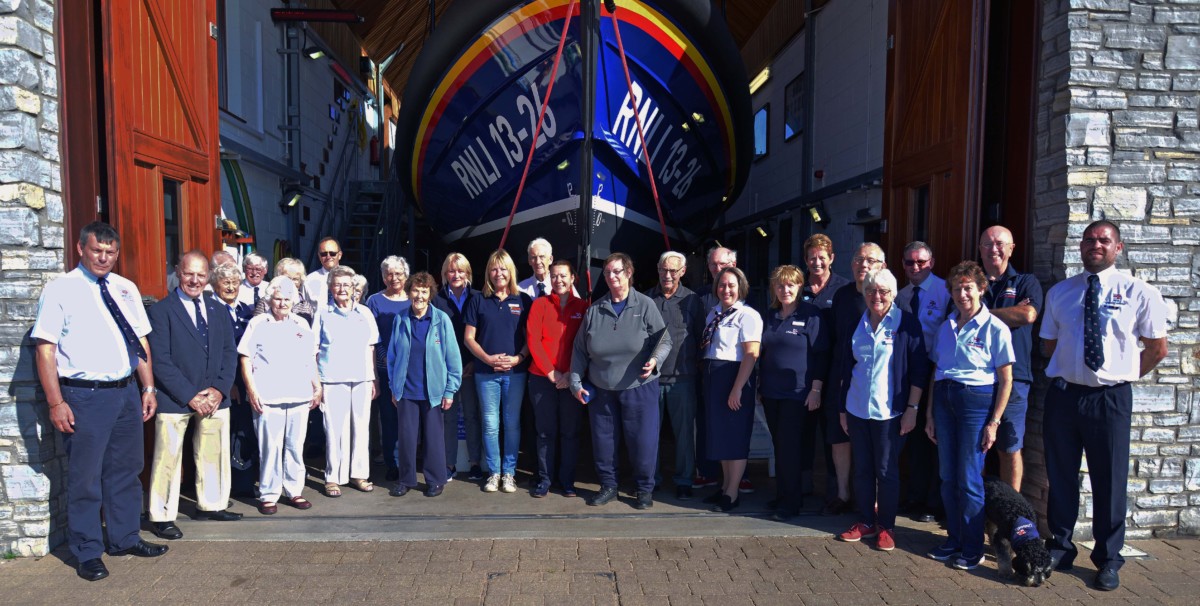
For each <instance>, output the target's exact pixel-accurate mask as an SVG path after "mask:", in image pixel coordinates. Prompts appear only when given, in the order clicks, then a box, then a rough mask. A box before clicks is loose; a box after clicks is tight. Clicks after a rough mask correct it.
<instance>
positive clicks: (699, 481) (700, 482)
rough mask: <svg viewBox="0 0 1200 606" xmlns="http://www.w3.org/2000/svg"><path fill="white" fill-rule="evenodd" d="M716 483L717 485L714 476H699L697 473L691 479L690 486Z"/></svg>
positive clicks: (699, 486) (706, 485)
mask: <svg viewBox="0 0 1200 606" xmlns="http://www.w3.org/2000/svg"><path fill="white" fill-rule="evenodd" d="M716 485H717V479H716V478H706V477H704V476H699V475H698V476H696V479H695V480H693V481H692V488H708V487H709V486H716Z"/></svg>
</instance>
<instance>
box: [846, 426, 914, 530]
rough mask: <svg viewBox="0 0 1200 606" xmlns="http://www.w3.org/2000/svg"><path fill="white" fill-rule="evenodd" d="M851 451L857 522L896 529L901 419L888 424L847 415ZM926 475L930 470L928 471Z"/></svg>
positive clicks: (898, 501)
mask: <svg viewBox="0 0 1200 606" xmlns="http://www.w3.org/2000/svg"><path fill="white" fill-rule="evenodd" d="M846 428H847V429H849V430H850V432H849V433H850V448H851V450H853V451H854V476H853V478H854V500H855V503H856V505H857V506H858V515H859V520H860V521H861V522H862V523H863V524H866V525H868V526H875V527H877V528H878V529H879V530H891V529H893V528H895V527H896V510H897V509H898V508H899V506H900V465H899V460H900V448H901V447H902V446H903V445H904V437H903V436H901V435H900V417H896V418H894V419H888V420H887V421H875V420H871V419H860V418H858V417H856V416H854V415H852V414H847V415H846ZM925 472H926V473H930V474H931V473H932V472H933V470H931V469H927V470H925Z"/></svg>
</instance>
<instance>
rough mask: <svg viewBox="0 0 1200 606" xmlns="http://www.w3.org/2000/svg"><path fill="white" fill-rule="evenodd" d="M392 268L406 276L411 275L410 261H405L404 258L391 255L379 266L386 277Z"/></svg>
mask: <svg viewBox="0 0 1200 606" xmlns="http://www.w3.org/2000/svg"><path fill="white" fill-rule="evenodd" d="M392 268H396V269H399V270H400V271H401V272H402V273H403V274H404V275H405V276H408V275H409V269H408V261H405V260H404V257H398V256H396V255H389V256H387V257H384V259H383V262H382V263H380V264H379V271H380V273H382V274H383V275H385V276H386V275H387V272H388V270H389V269H392Z"/></svg>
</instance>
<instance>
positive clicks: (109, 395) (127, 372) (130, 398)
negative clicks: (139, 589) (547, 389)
mask: <svg viewBox="0 0 1200 606" xmlns="http://www.w3.org/2000/svg"><path fill="white" fill-rule="evenodd" d="M120 248H121V238H120V236H118V235H117V231H116V230H115V229H113V228H112V226H111V225H109V224H107V223H103V222H100V221H96V222H93V223H89V224H88V225H86V226H84V228H83V229H82V230H80V233H79V243H78V245H77V247H76V251H77V252H78V253H79V257H80V259H79V266H78V267H76V268H75V269H74V270H72V271H70V272H67V274H66V275H64V276H62V277H60V278H58V279H56V280H54V281H52V282H50V283H49V284H47V285H46V287H45V288H44V289H43V290H42V297H41V300H40V301H38V314H37V321H36V322H35V323H34V325H33V331H32V333H31V334H30V336H31V337H32V338H33V340H34V343H35V347H36V350H37V353H36V355H35V364H36V366H37V373H38V379H39V380H40V381H41V384H42V391H44V392H45V394H46V403H47V404H48V405H49V407H50V415H49V416H50V424H51V425H53V426H54V428H55V429H57V430H58V431H59V432H61V433H62V439H63V445H64V446H65V447H66V450H67V469H66V483H65V487H64V488H65V499H66V508H67V536H66V539H67V544H68V545H69V546H70V548H71V553H72V554H74V556H75V559H76V564H75V571H76V573H77V574H78V575H79V576H80V578H83V579H85V580H88V581H99V580H100V579H103V578H105V577H107V576H108V569H107V568H106V567H105V566H104V562H103V561H102V560H101V556H102V555H103V554H104V553H105V552H107V553H108V554H109V555H112V556H121V555H135V556H139V557H156V556H160V555H162V554H163V553H165V552H166V551H167V547H166V546H165V545H155V544H152V543H147V542H146V541H143V540H142V538H141V536H140V535H139V526H140V521H139V517H140V515H141V511H142V484H141V482H140V481H139V480H138V474H140V473H141V471H142V464H143V460H144V459H143V451H142V424H143V423H144V422H146V421H148V420H150V418H151V417H153V416H154V412H155V410H156V409H157V407H158V403H157V400H156V399H155V389H154V373H153V371H152V369H151V366H150V363H151V359H150V343H149V341H148V340H147V339H146V335H148V334H150V321H149V319H148V318H147V317H146V310H145V308H144V307H142V295H141V293H139V292H138V288H137V286H136V285H135V284H134V283H133V282H130V281H129V280H127V279H125V278H123V277H121V276H118V275H117V274H115V273H112V270H113V267H114V266H115V265H116V263H117V255H118V254H119V253H120ZM135 375H136V380H135ZM138 383H141V385H142V393H141V396H140V397H139V395H138ZM102 511H103V520H102V519H101V515H102V514H101V512H102ZM102 522H103V524H102ZM106 538H107V541H106V540H105V539H106Z"/></svg>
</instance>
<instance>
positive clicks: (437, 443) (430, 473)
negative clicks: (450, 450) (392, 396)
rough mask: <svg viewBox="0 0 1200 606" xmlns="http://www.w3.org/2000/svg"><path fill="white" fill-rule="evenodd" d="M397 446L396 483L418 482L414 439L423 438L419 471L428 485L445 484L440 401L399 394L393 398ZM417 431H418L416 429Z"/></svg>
mask: <svg viewBox="0 0 1200 606" xmlns="http://www.w3.org/2000/svg"><path fill="white" fill-rule="evenodd" d="M396 417H397V419H399V421H398V431H397V439H396V442H397V443H398V444H399V446H400V466H399V470H400V480H399V484H401V485H403V486H407V487H409V488H416V486H417V441H418V440H420V441H421V442H422V445H423V447H422V449H421V473H423V474H424V475H425V484H426V485H427V486H429V487H430V488H437V487H440V486H445V485H446V472H447V471H448V470H447V469H446V429H445V427H444V426H443V425H442V423H443V422H444V417H443V414H442V407H441V405H440V402H439V405H437V406H430V405H429V400H409V399H406V398H402V399H400V400H398V401H397V402H396ZM418 432H419V433H418Z"/></svg>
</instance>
